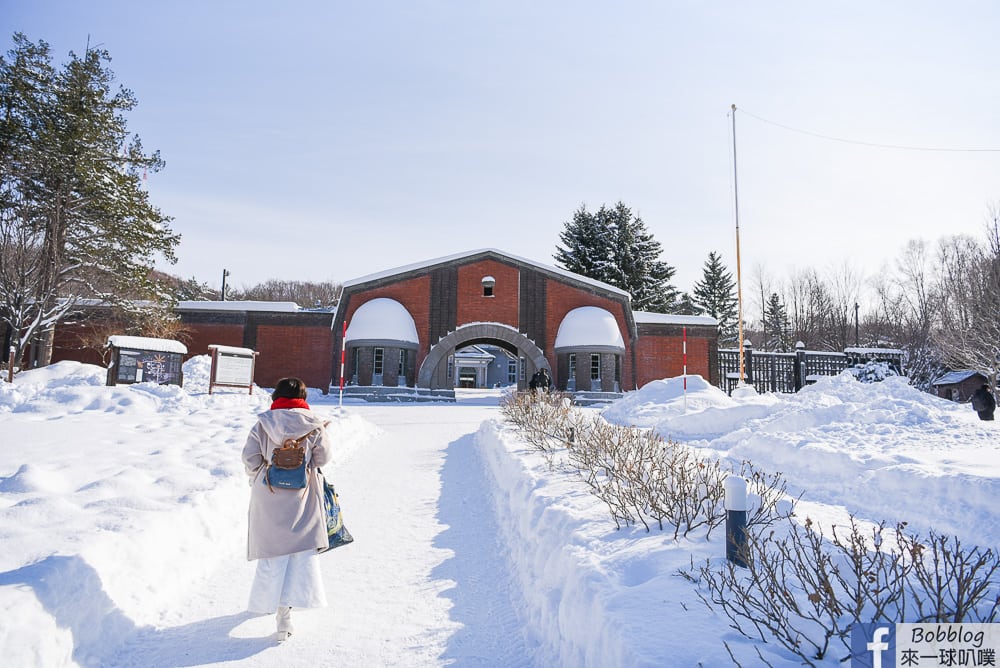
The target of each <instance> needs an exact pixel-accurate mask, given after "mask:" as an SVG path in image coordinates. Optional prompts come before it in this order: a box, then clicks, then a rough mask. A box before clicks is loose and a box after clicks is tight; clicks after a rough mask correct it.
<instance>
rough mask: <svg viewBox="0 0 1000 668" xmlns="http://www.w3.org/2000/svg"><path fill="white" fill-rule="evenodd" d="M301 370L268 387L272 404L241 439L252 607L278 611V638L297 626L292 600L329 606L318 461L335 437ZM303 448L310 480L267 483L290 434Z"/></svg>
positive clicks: (302, 604) (300, 604)
mask: <svg viewBox="0 0 1000 668" xmlns="http://www.w3.org/2000/svg"><path fill="white" fill-rule="evenodd" d="M306 396H307V395H306V386H305V383H303V382H302V380H301V379H299V378H282V379H281V380H279V381H278V383H277V385H276V386H275V388H274V392H272V393H271V399H272V400H273V403H272V404H271V410H269V411H267V412H266V413H261V414H260V416H259V419H258V421H257V424H256V425H254V427H253V429H251V430H250V435H249V436H248V437H247V442H246V445H245V446H244V447H243V464H244V466H245V467H246V472H247V475H249V476H250V510H249V532H248V536H247V559H249V560H251V561H252V560H254V559H256V560H257V572H256V575H255V576H254V581H253V587H252V588H251V590H250V603H249V605H248V609H249V610H250V612H258V613H270V612H275V613H276V618H277V630H278V635H277V637H278V641H279V642H281V641H284V640H287V639H288V636H290V635H291V634H292V617H291V615H292V608H293V607H294V608H321V607H325V606H326V592H325V590H324V588H323V579H322V576H321V573H320V568H319V560H318V558H317V557H318V552H317V550H319V549H322V548H325V547H327V545H328V536H327V531H326V515H325V512H324V508H323V490H322V485H321V481H320V476H319V475H317V474H316V468H317V467H319V466H322V465H323V464H325V463H326V462H327V459H329V456H330V441H329V437H328V436H327V433H326V429H325V428H324V427H325V422H324V421H323V420H322V419H321V418H320V417H318V416H317V415H315V414H314V413H313V412H312V411H311V410H310V408H309V404H308V403H306ZM302 437H305V438H304V439H302V441H301V444H302V445H303V446H304V448H305V467H306V475H305V480H306V482H305V487H304V488H299V489H294V488H293V489H288V488H283V487H279V486H276V485H271V484H269V477H270V476H269V475H268V469H269V467H270V466H271V462H272V454H273V453H274V450H275V449H276V448H281V447H282V445H283V444H284V443H285V441H287V440H289V439H292V440H298V439H300V438H302Z"/></svg>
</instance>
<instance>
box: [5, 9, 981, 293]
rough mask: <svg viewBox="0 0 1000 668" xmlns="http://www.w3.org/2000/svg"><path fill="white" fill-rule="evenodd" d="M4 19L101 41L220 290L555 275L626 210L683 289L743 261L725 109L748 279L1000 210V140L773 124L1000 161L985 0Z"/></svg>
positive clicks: (931, 236)
mask: <svg viewBox="0 0 1000 668" xmlns="http://www.w3.org/2000/svg"><path fill="white" fill-rule="evenodd" d="M281 5H285V6H281ZM0 27H2V28H3V38H4V48H3V50H4V51H7V50H9V49H10V47H11V41H10V36H11V34H12V33H13V32H14V31H15V30H19V31H22V32H24V33H26V34H27V35H28V37H29V38H30V39H32V40H38V39H44V40H45V41H47V42H49V43H50V45H51V46H52V48H53V51H54V54H55V57H56V60H57V62H59V63H62V62H64V61H65V59H66V54H67V53H68V52H69V51H70V50H74V51H76V52H82V51H83V50H84V48H85V46H86V43H87V39H88V36H89V39H90V42H91V44H100V45H101V46H103V47H104V48H106V49H107V50H108V51H109V52H110V53H111V56H112V58H113V60H112V63H111V68H112V69H113V70H114V72H115V73H116V75H117V77H118V80H119V82H120V83H122V84H124V85H125V86H127V87H128V88H130V89H132V90H133V91H134V92H135V94H136V96H137V98H138V100H139V106H138V108H137V109H136V110H135V111H134V112H133V113H132V114H131V115H130V116H129V127H130V129H131V130H132V131H134V132H136V133H137V134H139V136H140V137H141V138H142V140H143V143H144V145H145V146H146V147H147V148H148V149H158V150H160V151H161V154H162V157H163V158H164V159H165V160H166V164H167V166H166V169H165V170H164V171H162V172H160V173H158V174H154V175H150V177H149V180H148V182H147V184H148V188H149V190H150V193H151V196H152V198H153V201H154V203H156V204H157V205H158V206H159V207H160V208H161V209H162V210H163V211H164V212H165V213H166V214H168V215H170V216H173V217H174V221H173V223H172V226H173V228H174V229H175V230H176V231H177V232H179V233H181V235H182V237H183V239H182V244H181V246H180V248H179V252H178V254H179V258H180V261H179V262H178V264H176V265H174V266H166V267H164V269H165V270H167V271H170V272H171V273H174V274H177V275H180V276H182V277H185V278H187V277H191V276H194V277H195V278H197V279H198V280H199V281H204V282H207V283H209V284H210V285H212V286H214V287H218V286H219V284H220V283H221V274H222V270H223V268H227V269H229V271H230V272H231V275H230V277H229V281H230V283H231V284H233V285H236V286H243V285H251V284H254V283H256V282H259V281H263V280H266V279H268V278H280V279H289V280H335V281H343V280H347V279H351V278H355V277H358V276H362V275H366V274H369V273H373V272H377V271H381V270H384V269H388V268H391V267H395V266H402V265H406V264H410V263H413V262H419V261H423V260H426V259H429V258H434V257H439V256H444V255H450V254H453V253H456V252H462V251H465V250H472V249H478V248H483V247H496V248H500V249H502V250H506V251H509V252H510V253H512V254H515V255H519V256H522V257H526V258H530V259H533V260H536V261H539V262H543V263H546V264H553V263H554V261H553V260H552V254H553V252H554V251H555V247H556V244H557V243H558V235H559V232H560V231H562V229H563V226H564V223H565V222H566V221H567V220H569V219H570V218H571V216H572V214H573V211H574V210H576V209H577V208H578V207H579V206H580V205H581V204H586V205H587V206H588V208H590V209H596V208H597V207H599V206H600V205H601V204H604V203H607V204H613V203H614V202H616V201H618V200H622V201H624V202H625V203H626V204H627V205H629V206H631V207H632V208H633V210H635V211H637V212H638V213H639V214H640V215H641V216H642V218H643V220H644V221H645V223H646V225H647V227H648V228H649V229H650V231H652V233H653V234H654V236H655V237H656V239H657V240H659V241H660V242H661V243H662V245H663V247H664V251H665V252H664V256H663V259H664V260H666V261H667V262H668V263H670V264H671V265H673V266H674V267H676V268H677V275H676V277H675V284H676V285H677V287H678V288H680V289H682V290H690V289H691V286H692V284H693V283H694V281H696V280H698V279H699V278H700V276H701V268H702V265H703V263H704V261H705V259H706V257H707V255H708V253H709V252H710V251H716V252H719V253H721V254H722V256H723V259H724V261H726V262H727V264H729V265H730V267H731V268H732V269H735V234H734V229H735V225H734V215H733V170H732V134H731V130H732V125H731V124H732V119H731V117H730V115H729V113H730V105H731V104H736V105H737V107H738V109H739V111H737V116H736V135H737V153H738V166H739V172H738V173H739V213H740V233H741V251H742V252H741V259H742V266H743V273H744V280H748V275H749V274H751V273H753V272H755V271H757V269H758V268H760V267H762V268H764V270H765V271H766V272H768V273H769V274H771V275H773V276H777V277H781V276H784V275H786V274H787V273H788V272H789V271H790V270H791V269H793V268H803V267H806V266H815V267H817V268H819V269H821V270H822V269H826V268H829V267H834V266H839V265H842V264H843V263H844V262H848V261H849V262H850V263H851V264H852V266H854V267H856V268H857V269H858V270H860V271H863V272H866V273H869V274H873V273H876V272H878V271H879V270H880V268H881V267H882V266H883V264H884V263H886V262H889V263H891V262H892V261H893V260H894V259H895V258H896V256H897V255H898V252H899V250H900V248H901V247H902V245H903V244H904V243H905V242H906V241H907V240H908V239H913V238H922V239H926V240H928V241H936V240H937V239H938V238H940V237H941V236H943V235H946V234H953V233H967V234H971V235H974V236H981V234H982V231H983V226H984V223H985V218H986V212H987V209H988V207H989V206H990V205H994V204H996V203H997V202H998V201H1000V151H997V150H994V151H982V150H980V151H976V152H957V151H914V150H900V149H887V148H878V147H873V146H865V145H862V144H854V143H847V142H840V141H832V140H827V139H821V138H818V137H815V136H812V135H808V134H803V133H801V132H795V131H792V130H788V129H785V128H782V127H779V126H778V125H775V123H778V124H783V125H785V126H788V127H791V128H795V129H797V130H804V131H808V132H813V133H818V134H822V135H826V136H830V137H836V138H843V139H851V140H857V141H860V142H869V143H874V144H886V145H903V146H914V147H937V148H975V149H1000V124H998V123H997V122H996V118H997V109H1000V88H998V87H997V85H996V82H997V78H998V76H997V75H998V71H997V68H998V63H1000V58H998V55H1000V54H998V50H1000V47H998V41H997V39H996V31H997V28H998V27H1000V6H998V5H997V4H996V3H995V2H990V1H987V0H984V1H982V2H964V1H958V2H950V3H932V2H878V3H872V2H841V3H823V4H820V3H802V2H780V3H777V2H772V3H746V2H729V1H719V2H693V1H692V2H622V3H608V2H590V1H584V2H544V3H542V2H521V1H518V0H514V1H505V2H499V1H496V2H405V3H404V2H379V1H374V2H351V3H346V2H334V1H327V2H289V3H274V2H269V3H255V2H250V1H248V2H187V1H185V0H182V1H177V2H170V3H153V2H146V3H144V2H107V1H100V0H93V1H90V2H71V1H60V2H49V1H46V0H0ZM750 114H752V116H751V115H750ZM760 118H762V119H767V120H768V121H771V122H770V123H768V122H764V121H761V120H758V119H760Z"/></svg>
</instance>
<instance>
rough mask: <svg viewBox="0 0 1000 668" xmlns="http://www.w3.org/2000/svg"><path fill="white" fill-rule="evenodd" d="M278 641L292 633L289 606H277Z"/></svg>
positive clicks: (283, 639)
mask: <svg viewBox="0 0 1000 668" xmlns="http://www.w3.org/2000/svg"><path fill="white" fill-rule="evenodd" d="M276 617H277V620H278V642H283V641H285V640H288V636H290V635H292V608H291V607H290V606H284V605H282V606H279V607H278V614H277V615H276Z"/></svg>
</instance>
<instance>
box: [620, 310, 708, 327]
mask: <svg viewBox="0 0 1000 668" xmlns="http://www.w3.org/2000/svg"><path fill="white" fill-rule="evenodd" d="M632 317H633V318H635V323H636V324H637V325H638V324H653V325H707V326H709V327H716V326H718V324H719V321H718V320H716V319H715V318H713V317H711V316H707V315H671V314H667V313H647V312H646V311H633V312H632Z"/></svg>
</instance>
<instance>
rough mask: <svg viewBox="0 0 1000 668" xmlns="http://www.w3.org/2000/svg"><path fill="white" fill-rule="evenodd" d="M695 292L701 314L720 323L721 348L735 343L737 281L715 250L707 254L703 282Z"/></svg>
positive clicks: (701, 281)
mask: <svg viewBox="0 0 1000 668" xmlns="http://www.w3.org/2000/svg"><path fill="white" fill-rule="evenodd" d="M693 292H694V302H695V304H697V305H698V306H699V307H700V308H701V309H702V312H703V313H704V314H705V315H709V316H711V317H713V318H715V319H716V320H718V321H719V343H720V345H732V344H735V343H736V341H737V339H738V338H739V323H738V322H737V318H738V317H739V315H738V312H737V299H736V281H735V280H733V275H732V273H731V272H729V271H728V270H727V269H726V266H725V265H724V264H723V263H722V258H721V257H720V256H719V255H718V254H717V253H715V252H714V251H712V252H710V253H709V254H708V259H707V260H706V261H705V266H704V269H703V270H702V279H701V280H700V281H698V282H696V283H695V284H694V291H693Z"/></svg>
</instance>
